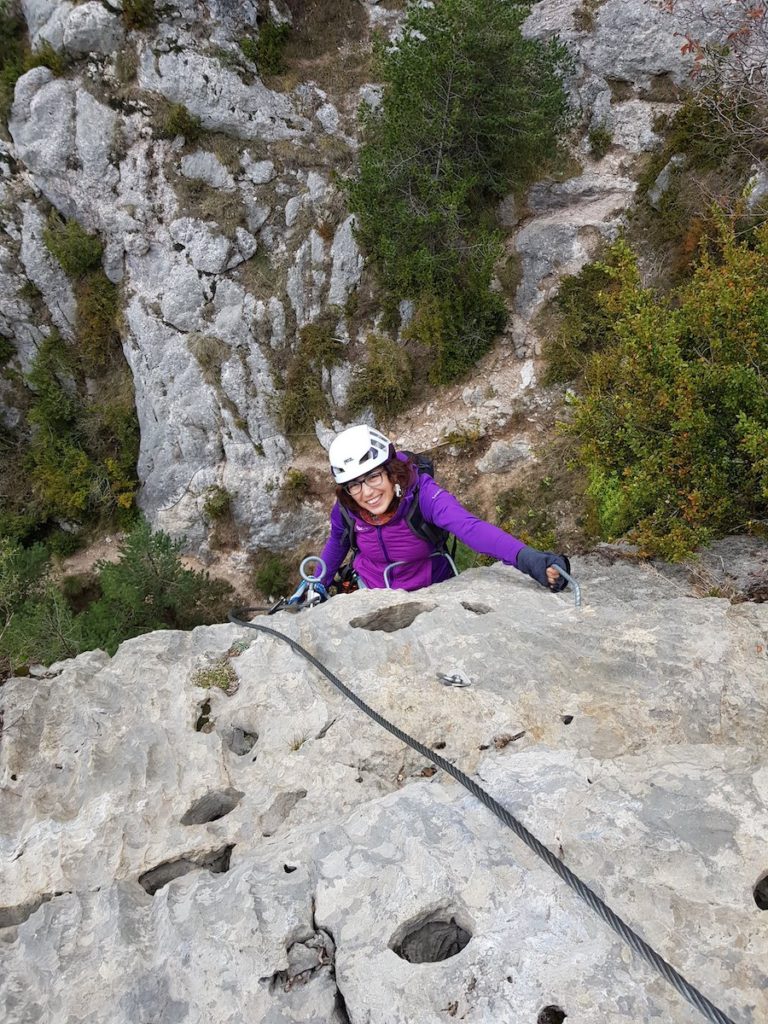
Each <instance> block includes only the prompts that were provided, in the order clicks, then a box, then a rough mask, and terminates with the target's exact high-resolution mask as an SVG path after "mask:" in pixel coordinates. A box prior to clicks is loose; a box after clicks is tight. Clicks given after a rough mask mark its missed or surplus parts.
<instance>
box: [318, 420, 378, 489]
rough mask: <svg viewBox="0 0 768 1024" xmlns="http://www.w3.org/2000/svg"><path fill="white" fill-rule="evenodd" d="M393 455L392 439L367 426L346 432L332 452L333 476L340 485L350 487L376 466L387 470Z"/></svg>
mask: <svg viewBox="0 0 768 1024" xmlns="http://www.w3.org/2000/svg"><path fill="white" fill-rule="evenodd" d="M391 455H394V448H393V446H392V443H391V442H390V440H389V438H386V437H384V435H383V434H381V433H379V431H378V430H376V429H374V427H368V426H366V425H365V424H364V423H361V424H360V426H357V427H348V428H347V429H346V430H342V432H341V433H340V434H339V435H338V437H335V438H334V439H333V441H332V443H331V447H330V448H329V449H328V459H329V461H330V463H331V472H332V473H333V479H334V480H335V481H336V483H337V484H346V483H348V482H349V481H350V480H354V479H355V477H357V476H362V475H363V473H367V472H368V470H370V469H375V468H376V466H383V465H384V463H385V462H386V461H387V460H388V459H389V458H390V456H391Z"/></svg>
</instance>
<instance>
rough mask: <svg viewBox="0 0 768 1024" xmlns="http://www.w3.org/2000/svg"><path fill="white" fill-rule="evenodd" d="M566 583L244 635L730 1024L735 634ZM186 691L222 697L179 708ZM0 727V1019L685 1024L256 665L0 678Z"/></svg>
mask: <svg viewBox="0 0 768 1024" xmlns="http://www.w3.org/2000/svg"><path fill="white" fill-rule="evenodd" d="M764 555H765V552H764ZM573 569H574V573H575V575H576V576H577V578H578V579H579V580H580V582H581V583H582V585H583V592H584V600H585V603H584V605H583V607H582V608H581V609H580V610H579V609H577V608H575V607H574V605H573V601H572V598H571V595H570V594H569V593H564V594H562V595H559V596H557V597H554V596H552V595H551V594H549V593H547V592H546V591H544V590H543V589H542V588H539V587H538V586H537V585H536V584H534V583H532V582H531V581H530V580H528V579H527V578H526V577H523V576H522V575H520V574H519V573H517V572H516V570H514V569H512V568H509V567H501V566H497V567H495V568H492V569H484V570H475V571H473V572H468V573H465V574H464V575H462V576H461V577H460V578H459V579H457V580H453V581H451V582H449V583H446V584H442V585H440V586H438V587H434V588H431V589H428V590H424V591H420V592H418V593H412V594H407V593H404V592H391V591H390V592H386V591H363V592H359V593H357V594H355V595H353V596H351V597H341V598H336V599H334V600H332V601H331V602H329V603H328V604H326V605H323V606H322V607H320V608H319V609H316V610H313V611H312V612H311V613H306V614H301V615H299V616H290V615H287V614H284V615H280V616H277V617H275V618H270V619H269V620H267V621H268V624H269V626H270V627H276V628H278V629H280V630H283V631H285V632H286V633H287V634H289V635H290V636H291V637H293V638H295V639H296V640H298V641H299V642H300V643H301V644H303V645H304V646H305V647H306V648H308V649H309V650H310V651H312V652H313V653H314V654H315V655H316V656H317V657H318V658H320V660H321V661H323V662H324V663H325V664H326V665H327V666H328V667H329V668H330V669H331V670H332V671H334V672H336V673H337V674H338V675H339V676H340V677H341V678H342V679H343V681H344V682H345V683H346V684H348V685H349V686H351V687H352V688H353V689H354V690H355V691H356V692H357V693H358V694H359V695H360V696H361V697H362V698H363V699H364V700H366V701H367V702H368V703H369V704H371V705H372V706H373V707H375V708H376V709H377V710H378V711H379V712H380V713H382V714H383V715H385V716H386V717H387V718H389V719H390V720H392V721H394V722H395V723H396V724H397V725H399V726H400V727H401V728H403V729H405V730H406V731H408V732H409V733H411V734H412V735H414V736H415V737H417V738H418V739H420V740H421V741H422V742H424V743H425V744H427V746H429V747H431V748H433V749H435V750H436V751H438V752H439V753H440V754H441V756H443V757H444V758H446V759H448V761H450V762H451V763H452V764H454V765H456V767H458V768H460V769H461V770H463V771H465V772H467V773H468V774H469V775H470V776H471V777H473V778H474V779H475V780H476V781H477V782H478V783H479V784H480V785H481V786H483V787H484V788H485V789H487V790H488V791H489V792H490V793H491V794H492V795H493V796H494V797H495V798H496V799H498V800H500V801H501V802H502V803H503V804H504V805H505V806H506V807H508V809H509V810H510V812H511V813H512V814H514V815H515V816H517V817H518V818H519V819H520V820H521V821H522V822H523V824H524V825H525V826H526V827H527V828H529V829H530V830H531V831H532V832H533V833H534V834H535V835H536V836H537V837H538V838H540V840H541V841H542V842H543V843H544V844H545V845H546V846H547V847H548V848H549V849H551V850H552V851H554V852H555V853H556V854H557V855H558V856H560V857H561V858H562V859H563V860H564V861H565V863H566V864H567V865H568V866H569V867H570V868H571V869H572V870H573V871H574V872H576V874H577V875H579V876H580V877H581V878H582V879H583V880H584V881H585V882H587V883H588V884H590V885H592V886H593V887H594V888H595V889H596V890H597V891H598V892H599V893H600V895H602V896H603V898H604V899H605V900H606V901H607V902H608V903H609V904H610V905H611V906H612V907H613V908H614V910H615V911H616V912H617V913H619V914H620V916H621V917H622V918H624V919H625V920H626V921H627V922H628V923H629V924H631V925H632V926H633V927H634V928H636V929H637V930H638V931H639V932H640V933H641V934H643V935H644V937H645V938H646V939H647V940H648V941H649V942H650V943H651V944H652V945H654V946H655V947H656V948H657V949H658V950H659V952H660V953H661V954H662V955H664V956H665V957H666V958H667V959H668V960H669V961H670V962H671V963H672V964H673V965H674V966H675V967H677V968H678V969H679V970H680V971H682V973H683V974H684V975H685V976H686V977H688V979H689V981H691V983H693V984H695V985H697V986H698V987H699V988H700V989H702V990H703V991H704V993H705V995H707V996H708V997H709V998H710V999H712V1000H713V1001H714V1002H715V1004H717V1005H718V1006H720V1007H721V1009H722V1010H723V1011H724V1012H725V1013H726V1014H727V1015H728V1016H729V1017H730V1018H732V1019H733V1020H734V1021H745V1022H747V1021H753V1022H755V1024H756V1022H757V1021H759V1020H763V1019H765V1017H766V1014H767V1013H768V992H767V991H766V988H765V984H764V975H765V969H764V965H765V960H766V956H768V936H766V931H765V927H764V925H765V921H764V913H765V910H766V907H768V898H767V897H768V891H766V890H768V883H767V882H766V881H765V879H766V875H768V853H767V852H766V851H768V824H767V823H768V816H767V815H766V810H767V809H768V769H766V765H765V758H764V754H763V746H764V738H765V730H766V726H767V725H768V721H767V715H768V700H767V698H766V691H765V678H766V669H768V655H767V654H766V651H768V606H766V605H755V604H736V605H732V604H730V603H729V602H728V601H727V600H724V599H719V598H708V599H699V600H695V599H693V596H692V595H691V593H690V592H689V591H688V589H687V588H686V587H685V586H684V585H682V584H681V583H680V582H677V581H675V580H673V579H666V578H665V577H664V576H662V575H661V574H660V573H659V572H658V571H657V570H656V569H655V568H653V567H648V566H645V567H643V566H630V565H627V564H624V563H617V564H615V565H610V563H609V562H608V561H605V560H601V559H599V558H591V559H581V560H575V561H574V566H573ZM212 671H213V673H214V675H215V674H216V673H218V675H217V676H216V678H218V679H219V680H220V681H222V683H223V685H224V686H226V687H227V690H226V691H225V690H223V689H220V688H218V687H217V686H209V688H203V686H202V684H203V683H206V682H207V683H208V684H210V682H211V678H212V676H211V672H212ZM438 673H443V674H449V675H450V674H456V673H459V674H462V675H463V676H465V677H466V678H467V679H468V680H469V681H470V683H471V685H470V686H469V687H468V688H464V689H460V688H454V687H446V686H443V685H441V683H440V682H439V681H438V679H437V678H436V675H437V674H438ZM0 706H1V708H2V714H3V724H4V731H3V735H2V742H0V855H1V856H2V864H3V870H2V874H1V875H0V908H1V909H0V929H1V930H0V940H1V941H0V1007H1V1008H2V1016H3V1020H4V1021H6V1022H7V1024H22V1022H23V1024H27V1022H28V1021H30V1020H32V1019H38V1020H46V1021H48V1022H50V1024H77V1022H85V1021H93V1020H110V1021H113V1022H114V1024H135V1021H137V1020H156V1019H164V1020H171V1019H172V1020H174V1021H177V1022H179V1024H187V1022H190V1024H191V1022H198V1021H199V1022H201V1024H202V1022H203V1021H206V1022H208V1024H219V1022H222V1024H223V1022H231V1021H234V1020H239V1019H241V1016H242V1013H243V1007H248V1015H249V1017H250V1018H252V1019H254V1020H260V1021H262V1020H263V1021H282V1022H286V1024H291V1022H310V1021H313V1022H316V1024H319V1022H321V1021H322V1022H325V1024H327V1022H333V1024H363V1022H367V1024H411V1022H414V1021H419V1022H420V1024H438V1022H443V1021H445V1020H446V1018H451V1017H455V1018H456V1019H463V1020H465V1021H468V1022H475V1024H480V1022H483V1024H487V1022H490V1021H514V1022H524V1021H534V1022H535V1021H536V1020H537V1018H538V1019H539V1020H541V1019H543V1018H541V1017H540V1014H541V1013H542V1011H543V1010H544V1009H545V1008H546V1007H558V1008H560V1011H561V1013H562V1014H563V1015H565V1014H567V1016H568V1017H569V1018H571V1017H573V1018H574V1019H576V1020H583V1021H590V1022H591V1021H598V1020H599V1021H600V1022H601V1024H636V1022H638V1021H650V1020H664V1021H666V1022H669V1024H690V1022H691V1021H693V1020H697V1019H698V1017H697V1016H696V1014H695V1012H694V1010H693V1009H692V1008H691V1007H690V1006H688V1005H687V1004H686V1003H684V1002H682V1001H681V999H680V997H679V996H678V995H677V993H676V992H675V991H674V990H673V989H672V988H671V987H670V986H669V985H667V984H666V983H665V982H663V981H662V980H661V978H660V977H659V976H657V975H655V974H654V973H653V972H652V971H651V970H650V968H648V967H647V966H646V965H645V964H644V963H643V962H640V961H638V960H636V959H635V958H634V957H633V956H632V955H631V954H630V952H629V950H628V948H627V947H625V946H624V945H623V944H622V942H621V941H620V940H619V939H618V938H617V937H616V936H615V935H614V933H613V932H611V931H609V930H608V929H607V928H606V927H605V926H604V925H603V923H602V922H601V921H600V920H599V919H598V918H597V917H596V916H595V915H594V914H593V912H592V911H591V910H589V909H588V908H587V907H586V905H585V904H583V903H581V902H580V901H579V900H577V899H576V897H575V896H574V895H573V894H572V893H571V891H570V890H569V889H567V888H566V887H565V886H564V885H563V883H562V882H561V881H560V880H559V879H558V878H557V877H556V876H555V875H554V874H553V873H552V872H551V871H550V870H549V869H548V868H546V867H545V866H544V865H543V864H542V862H541V861H539V860H538V859H537V858H536V857H535V856H534V855H533V854H532V853H530V852H529V851H528V849H527V848H526V847H524V846H523V845H522V843H521V842H520V841H519V840H518V839H517V838H516V837H515V836H514V835H513V834H512V833H511V832H510V831H508V830H507V829H505V828H503V826H502V825H501V824H500V823H499V822H498V821H497V820H496V819H495V818H494V817H493V816H492V815H491V814H489V813H488V811H487V810H486V809H485V808H484V807H483V806H482V805H481V804H480V803H479V802H478V801H477V800H476V799H474V798H473V797H472V796H470V795H469V794H468V793H467V792H466V791H465V790H464V789H463V788H461V787H460V786H458V785H457V784H456V783H455V782H454V781H453V780H452V779H451V778H450V777H448V776H447V775H445V774H443V773H442V772H438V773H437V774H435V773H434V772H433V770H432V768H431V767H430V766H429V765H428V763H427V762H426V761H425V760H424V759H422V758H421V757H420V756H419V755H417V754H416V753H414V752H413V751H412V750H411V749H410V748H407V747H405V746H404V745H402V744H401V743H400V742H399V741H398V740H396V739H395V738H394V737H392V736H391V735H390V734H389V733H387V732H385V731H383V730H382V729H380V728H379V727H378V726H377V725H375V724H374V723H373V722H372V721H371V720H370V719H368V718H367V717H365V716H364V715H362V713H361V712H360V711H358V709H357V708H355V707H354V706H353V705H352V704H351V703H350V702H348V701H347V700H345V699H344V698H343V697H342V696H341V695H340V694H339V693H338V692H337V691H336V690H334V689H333V688H332V687H331V686H330V684H329V683H328V682H327V681H326V680H325V679H324V678H323V677H322V676H321V675H320V674H319V673H318V672H317V671H316V670H315V669H313V668H312V667H311V666H310V665H309V664H308V663H307V662H305V661H304V660H302V659H300V658H299V657H297V655H296V654H294V653H293V652H292V651H291V650H290V648H289V647H288V646H287V645H286V644H284V643H281V642H280V641H278V640H276V639H274V638H273V637H270V636H265V635H263V634H258V633H255V632H253V631H251V630H248V629H244V628H240V627H237V626H233V625H221V626H211V627H203V628H200V629H197V630H194V631H193V632H191V633H180V632H165V633H153V634H149V635H147V636H144V637H140V638H137V639H135V640H131V641H128V642H127V643H124V644H123V645H122V646H121V647H120V649H119V651H118V652H117V654H116V655H115V657H114V658H111V659H110V658H108V657H107V656H106V655H104V654H101V653H99V652H94V653H90V654H85V655H82V656H81V657H79V658H77V659H75V660H74V661H70V662H63V663H60V664H59V665H56V666H52V668H51V670H50V671H49V672H48V673H47V674H43V675H42V676H39V675H38V676H37V677H35V678H24V679H12V680H10V681H8V682H7V683H6V684H5V686H4V688H3V690H2V697H1V698H0ZM52 965H53V966H52ZM606 993H610V996H607V995H606ZM446 1008H448V1009H446ZM556 1019H558V1020H562V1019H563V1017H557V1018H556ZM702 1019H703V1018H702Z"/></svg>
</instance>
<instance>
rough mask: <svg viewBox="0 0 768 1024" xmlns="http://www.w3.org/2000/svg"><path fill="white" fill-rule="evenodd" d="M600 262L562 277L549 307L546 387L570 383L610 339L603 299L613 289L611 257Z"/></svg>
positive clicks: (609, 321)
mask: <svg viewBox="0 0 768 1024" xmlns="http://www.w3.org/2000/svg"><path fill="white" fill-rule="evenodd" d="M615 251H617V250H613V251H612V252H609V253H608V254H607V257H606V260H605V261H604V262H599V261H598V262H595V263H587V264H586V266H584V267H582V269H581V270H580V271H579V273H578V274H574V275H572V276H569V277H564V278H563V279H562V281H561V282H560V288H559V290H558V293H557V295H556V296H555V298H554V300H553V302H552V304H551V306H552V311H553V312H554V319H555V325H554V329H551V330H550V331H549V332H548V336H547V338H546V340H545V342H544V346H543V352H542V355H543V356H544V358H545V360H546V362H547V368H546V372H545V375H544V382H545V383H546V384H554V383H557V382H559V381H567V380H573V379H574V378H575V377H578V376H579V375H580V374H581V373H583V372H584V368H585V366H586V364H587V360H588V358H589V356H590V355H591V354H592V353H593V352H598V351H600V349H602V348H604V347H605V345H606V344H607V343H608V341H609V340H610V339H611V338H612V337H613V318H612V315H611V313H610V312H609V311H608V310H607V309H606V303H605V301H604V299H605V296H606V295H607V294H608V293H610V292H615V291H616V289H617V287H618V286H617V284H616V281H615V279H614V277H613V274H612V253H613V252H615Z"/></svg>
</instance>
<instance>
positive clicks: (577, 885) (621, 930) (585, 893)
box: [229, 608, 734, 1024]
mask: <svg viewBox="0 0 768 1024" xmlns="http://www.w3.org/2000/svg"><path fill="white" fill-rule="evenodd" d="M263 611H264V609H262V608H235V609H233V610H232V611H231V612H230V613H229V621H230V622H232V623H234V624H235V625H237V626H245V627H246V628H248V629H256V630H259V632H261V633H267V634H269V635H270V636H274V637H276V638H277V639H278V640H282V641H283V642H284V643H287V644H288V645H289V646H290V647H291V648H292V649H293V650H294V651H296V652H297V654H300V655H301V656H302V657H303V658H306V660H307V661H308V662H310V664H312V665H314V666H315V668H316V669H317V670H318V671H319V672H322V674H323V675H324V676H325V677H326V679H328V681H329V682H330V683H331V684H332V685H333V686H334V687H335V688H336V689H337V690H338V691H339V692H340V693H342V694H343V695H344V696H345V697H346V698H347V699H348V700H351V701H352V703H353V704H354V705H355V706H356V707H358V708H359V709H360V710H361V711H363V712H364V713H365V714H366V715H368V717H369V718H371V719H372V720H373V721H374V722H376V724H377V725H380V726H381V727H382V729H386V730H387V732H389V733H391V734H392V735H393V736H395V737H396V738H397V739H398V740H400V741H401V742H402V743H405V744H407V745H408V746H409V747H411V748H412V749H413V750H415V751H417V753H419V754H421V755H422V757H425V758H426V759H427V760H428V761H431V762H432V764H434V765H436V766H437V767H438V768H440V769H441V771H444V772H447V774H448V775H450V776H451V777H452V778H454V779H456V781H457V782H458V783H460V784H461V785H462V786H463V787H464V788H465V789H466V790H468V791H469V792H470V793H471V794H472V795H473V796H474V797H476V798H477V799H478V800H479V801H480V802H481V803H482V804H483V805H484V806H485V807H487V808H488V810H489V811H491V813H492V814H495V815H496V817H497V818H498V819H499V820H500V821H502V822H503V823H504V824H505V825H506V826H507V828H510V829H512V831H513V832H514V833H515V835H516V836H517V837H518V838H519V839H521V840H522V841H523V842H524V843H525V845H526V846H527V847H528V848H529V849H530V850H532V851H533V852H534V853H535V854H536V855H537V856H538V857H540V858H541V859H542V860H543V861H544V863H545V864H547V865H548V866H549V867H550V868H551V869H552V870H553V871H554V872H555V874H557V875H559V876H560V878H562V880H563V881H564V882H565V883H566V885H568V886H569V887H570V888H571V889H572V890H573V891H574V892H575V893H576V894H577V896H579V897H581V899H582V900H584V902H585V903H586V904H587V906H589V907H591V909H592V910H594V912H595V913H596V914H597V915H598V916H599V917H601V918H602V920H603V921H604V922H605V923H606V924H607V925H608V926H609V927H610V928H612V929H613V931H614V932H616V934H617V935H618V936H619V937H620V938H621V939H623V940H624V942H626V943H627V945H628V946H629V947H630V948H631V949H632V950H634V952H635V953H637V955H638V956H640V957H642V958H643V960H645V961H646V963H648V964H650V965H651V967H653V968H654V970H656V971H658V973H659V974H660V975H661V976H662V978H664V979H665V980H666V981H668V982H669V984H670V985H672V987H673V988H674V989H675V990H676V991H677V992H678V993H679V994H680V995H681V996H682V997H683V999H685V1000H687V1001H688V1002H689V1003H690V1004H691V1005H692V1006H694V1007H695V1008H696V1009H697V1010H698V1011H699V1013H701V1014H702V1015H703V1016H704V1017H706V1018H707V1020H709V1021H712V1022H713V1024H734V1021H733V1020H732V1018H730V1017H728V1016H727V1015H726V1014H725V1013H723V1011H722V1010H720V1009H718V1007H717V1006H715V1005H714V1003H712V1002H710V1000H709V999H707V997H706V996H705V995H703V994H702V993H701V992H699V990H698V989H697V988H695V987H694V986H693V985H691V983H690V982H689V981H687V980H686V979H685V978H684V977H683V976H682V974H680V972H679V971H677V970H675V968H674V967H673V966H672V965H671V964H670V963H668V962H667V961H666V960H665V959H664V958H663V957H662V956H661V955H660V954H659V953H657V952H656V950H655V949H654V948H653V947H652V946H650V945H649V944H648V943H647V942H646V941H645V939H643V938H642V937H641V936H640V935H638V934H637V932H636V931H634V930H633V929H632V928H630V926H629V925H628V924H626V923H625V922H624V921H622V919H621V918H620V917H619V916H618V915H617V914H616V913H615V912H614V911H613V910H611V908H610V907H609V906H608V904H607V903H605V901H604V900H602V899H601V898H600V897H599V896H598V895H597V893H595V892H593V891H592V889H590V888H589V886H588V885H586V884H585V883H584V882H582V881H581V879H580V878H579V877H578V876H577V875H575V874H574V873H573V871H571V869H570V868H569V867H568V866H567V865H566V864H564V863H563V861H562V860H560V858H559V857H557V856H555V854H554V853H552V851H551V850H550V849H548V848H547V847H546V846H545V845H544V844H543V843H542V842H541V841H540V840H538V839H537V838H536V836H534V835H533V833H532V832H529V831H528V829H527V828H526V827H525V825H523V824H522V823H521V822H520V821H518V820H517V818H515V817H514V815H512V814H510V812H509V811H508V810H507V809H506V808H505V807H503V806H502V805H501V804H500V803H499V802H498V801H497V800H495V799H494V798H493V797H492V796H491V795H490V793H487V792H486V791H485V790H484V789H483V788H482V787H481V786H478V784H477V783H476V782H474V781H473V780H472V779H471V778H470V777H469V776H468V775H465V773H464V772H462V771H461V769H459V768H456V767H455V766H454V765H452V764H451V762H450V761H447V760H446V759H445V758H444V757H441V756H440V754H436V753H435V752H434V751H433V750H431V749H430V748H429V747H427V746H425V745H424V744H423V743H421V742H420V741H419V740H416V739H414V738H413V737H412V736H409V735H408V733H406V732H403V730H402V729H400V728H398V726H396V725H394V724H393V723H392V722H390V721H388V720H387V719H386V718H384V717H383V716H382V715H380V714H379V712H378V711H376V710H374V708H372V707H369V705H368V704H366V703H365V701H364V700H362V699H361V698H360V697H358V696H357V694H356V693H354V691H352V690H350V689H349V687H348V686H346V685H345V684H344V683H342V681H341V680H340V679H339V678H338V676H336V675H334V673H333V672H331V670H330V669H328V668H326V666H325V665H323V663H322V662H321V661H319V660H318V659H317V658H316V657H315V656H314V655H313V654H311V653H310V652H309V651H308V650H306V648H304V647H302V646H301V644H299V643H297V641H296V640H293V639H292V638H291V637H289V636H286V634H285V633H281V632H280V631H279V630H277V629H271V628H270V627H269V626H263V625H261V624H260V623H256V622H245V621H244V620H243V619H241V618H240V617H239V616H241V615H243V614H248V613H249V612H263Z"/></svg>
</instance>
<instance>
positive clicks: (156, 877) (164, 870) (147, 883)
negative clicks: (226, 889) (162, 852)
mask: <svg viewBox="0 0 768 1024" xmlns="http://www.w3.org/2000/svg"><path fill="white" fill-rule="evenodd" d="M234 848H235V846H234V843H231V844H230V845H228V846H223V847H222V848H221V849H220V850H214V851H213V852H212V853H205V854H202V855H201V856H200V858H199V859H197V858H194V857H179V858H178V860H167V861H165V862H164V863H162V864H158V865H157V867H155V868H150V869H149V871H145V872H144V874H143V875H139V885H140V886H141V887H142V889H144V891H145V892H148V893H149V895H150V896H154V895H155V893H156V892H158V890H160V889H162V888H163V886H165V885H168V883H169V882H172V881H173V880H174V878H181V876H182V875H188V874H189V873H190V871H201V870H206V871H210V872H211V874H214V875H222V874H224V873H225V872H226V871H229V863H230V861H231V859H232V851H233V850H234Z"/></svg>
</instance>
